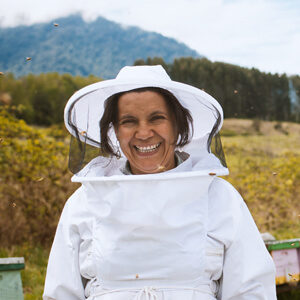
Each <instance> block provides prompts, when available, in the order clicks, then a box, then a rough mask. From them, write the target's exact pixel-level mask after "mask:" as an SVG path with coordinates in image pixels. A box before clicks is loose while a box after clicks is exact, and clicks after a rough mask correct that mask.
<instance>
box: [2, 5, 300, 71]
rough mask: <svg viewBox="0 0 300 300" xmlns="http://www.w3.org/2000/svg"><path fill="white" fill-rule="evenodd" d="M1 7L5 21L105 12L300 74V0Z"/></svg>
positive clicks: (212, 55)
mask: <svg viewBox="0 0 300 300" xmlns="http://www.w3.org/2000/svg"><path fill="white" fill-rule="evenodd" d="M0 9H1V10H0V26H1V27H12V26H17V25H21V24H22V25H30V24H33V23H38V22H47V21H51V20H53V21H55V19H57V18H59V17H63V16H67V15H70V14H72V13H81V14H82V16H83V17H84V19H85V20H86V21H93V20H95V19H96V18H97V17H98V16H102V17H105V18H107V19H109V20H113V21H116V22H118V23H121V24H123V25H125V26H127V25H134V26H139V27H140V28H142V29H144V30H148V31H155V32H158V33H161V34H163V35H165V36H168V37H172V38H175V39H176V40H178V41H180V42H183V43H185V44H186V45H187V46H189V47H190V48H192V49H195V50H196V51H197V52H198V53H199V54H202V55H204V56H205V57H207V58H208V59H210V60H212V61H222V62H227V63H232V64H236V65H240V66H243V67H249V68H252V67H254V68H258V69H259V70H261V71H264V72H271V73H287V74H288V75H292V74H298V75H300V0H150V1H148V0H109V1H108V0H51V1H49V0H0ZM0 55H1V54H0Z"/></svg>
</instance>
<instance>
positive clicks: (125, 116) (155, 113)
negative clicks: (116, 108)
mask: <svg viewBox="0 0 300 300" xmlns="http://www.w3.org/2000/svg"><path fill="white" fill-rule="evenodd" d="M155 115H165V116H166V115H167V113H165V112H163V111H160V110H155V111H153V112H152V113H151V114H150V117H152V116H155ZM123 119H136V117H135V116H133V115H130V114H125V115H123V116H121V118H120V119H119V121H121V120H123Z"/></svg>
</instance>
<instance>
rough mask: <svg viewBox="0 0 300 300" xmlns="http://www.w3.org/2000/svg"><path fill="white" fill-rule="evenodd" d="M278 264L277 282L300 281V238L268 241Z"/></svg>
mask: <svg viewBox="0 0 300 300" xmlns="http://www.w3.org/2000/svg"><path fill="white" fill-rule="evenodd" d="M266 246H267V248H268V250H269V251H270V253H271V255H272V258H273V260H274V263H275V266H276V284H277V285H280V284H285V283H288V284H297V283H298V282H299V281H300V239H293V240H281V241H270V242H266Z"/></svg>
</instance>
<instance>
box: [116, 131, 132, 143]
mask: <svg viewBox="0 0 300 300" xmlns="http://www.w3.org/2000/svg"><path fill="white" fill-rule="evenodd" d="M116 135H117V139H118V140H119V143H120V145H121V146H122V147H128V143H129V142H130V140H131V138H132V133H131V130H128V129H119V130H117V132H116Z"/></svg>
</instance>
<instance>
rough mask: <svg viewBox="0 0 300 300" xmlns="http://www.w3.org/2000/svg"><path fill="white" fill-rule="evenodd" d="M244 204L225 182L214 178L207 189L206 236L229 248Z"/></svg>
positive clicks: (239, 196)
mask: <svg viewBox="0 0 300 300" xmlns="http://www.w3.org/2000/svg"><path fill="white" fill-rule="evenodd" d="M244 208H245V203H244V200H243V198H242V197H241V195H240V194H239V192H238V191H237V190H236V189H235V188H234V187H233V186H232V185H231V184H230V183H229V182H227V181H226V180H224V179H222V178H219V177H216V178H215V179H214V180H213V181H212V183H211V185H210V187H209V202H208V234H209V235H211V236H212V237H213V238H215V239H217V240H220V241H221V242H222V243H223V244H225V246H229V244H230V243H231V242H232V240H233V239H234V236H235V232H236V231H237V229H238V226H239V223H240V221H241V218H242V217H243V213H244Z"/></svg>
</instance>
